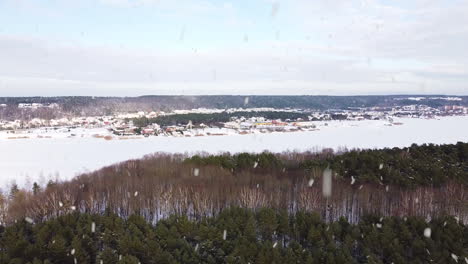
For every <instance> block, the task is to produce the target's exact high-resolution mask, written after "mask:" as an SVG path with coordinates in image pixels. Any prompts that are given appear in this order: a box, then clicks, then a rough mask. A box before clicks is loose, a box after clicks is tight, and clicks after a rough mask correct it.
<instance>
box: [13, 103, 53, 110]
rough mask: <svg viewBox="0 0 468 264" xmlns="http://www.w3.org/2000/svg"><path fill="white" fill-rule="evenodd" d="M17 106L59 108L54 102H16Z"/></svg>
mask: <svg viewBox="0 0 468 264" xmlns="http://www.w3.org/2000/svg"><path fill="white" fill-rule="evenodd" d="M5 106H6V105H5ZM18 108H21V109H39V108H51V109H57V108H59V105H58V104H56V103H51V104H40V103H31V104H27V103H20V104H18Z"/></svg>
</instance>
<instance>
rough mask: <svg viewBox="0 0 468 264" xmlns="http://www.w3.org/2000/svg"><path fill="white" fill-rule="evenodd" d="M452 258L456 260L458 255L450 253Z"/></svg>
mask: <svg viewBox="0 0 468 264" xmlns="http://www.w3.org/2000/svg"><path fill="white" fill-rule="evenodd" d="M452 258H453V260H455V261H456V262H458V256H457V255H455V254H453V253H452Z"/></svg>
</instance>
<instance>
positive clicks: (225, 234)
mask: <svg viewBox="0 0 468 264" xmlns="http://www.w3.org/2000/svg"><path fill="white" fill-rule="evenodd" d="M226 238H227V230H226V229H224V232H223V240H226Z"/></svg>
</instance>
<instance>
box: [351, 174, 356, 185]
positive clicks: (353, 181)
mask: <svg viewBox="0 0 468 264" xmlns="http://www.w3.org/2000/svg"><path fill="white" fill-rule="evenodd" d="M355 182H356V179H354V177H353V176H351V185H353V184H354V183H355Z"/></svg>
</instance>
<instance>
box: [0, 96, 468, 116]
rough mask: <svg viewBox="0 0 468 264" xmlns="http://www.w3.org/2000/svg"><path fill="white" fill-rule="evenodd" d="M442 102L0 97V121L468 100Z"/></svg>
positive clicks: (421, 99) (420, 100)
mask: <svg viewBox="0 0 468 264" xmlns="http://www.w3.org/2000/svg"><path fill="white" fill-rule="evenodd" d="M246 98H248V99H246ZM415 98H416V99H417V100H415ZM430 98H436V99H430ZM446 98H448V96H445V95H431V96H424V95H385V96H239V95H235V96H228V95H222V96H221V95H220V96H217V95H213V96H205V95H201V96H159V95H151V96H140V97H90V96H88V97H3V98H2V97H0V104H3V105H4V106H3V107H0V119H12V118H23V119H28V118H34V117H40V118H57V117H64V116H71V115H74V116H76V115H83V116H84V115H109V114H113V113H117V112H135V111H171V110H174V109H193V108H218V109H224V108H240V107H244V108H246V107H248V108H253V107H272V108H301V109H315V110H327V109H349V108H358V107H375V106H378V107H391V106H398V105H400V106H401V105H411V104H423V105H428V106H431V107H440V106H444V105H463V106H468V96H457V98H460V99H461V100H458V101H451V100H446ZM20 103H40V104H46V105H47V104H52V103H56V104H58V105H59V108H58V109H39V110H36V111H26V110H24V109H23V110H21V109H18V107H17V106H18V104H20ZM5 105H6V106H5ZM20 110H21V111H20Z"/></svg>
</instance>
